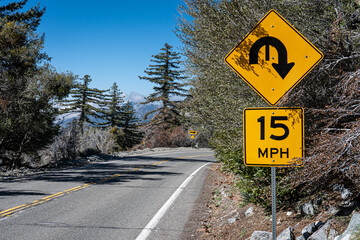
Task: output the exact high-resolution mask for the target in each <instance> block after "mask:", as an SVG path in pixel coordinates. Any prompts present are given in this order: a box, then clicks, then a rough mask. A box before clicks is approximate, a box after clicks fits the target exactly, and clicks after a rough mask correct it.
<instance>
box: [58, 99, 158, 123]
mask: <svg viewBox="0 0 360 240" xmlns="http://www.w3.org/2000/svg"><path fill="white" fill-rule="evenodd" d="M130 104H131V105H132V106H133V107H134V109H135V112H136V113H135V116H136V117H137V118H138V119H139V121H140V122H146V121H145V120H144V119H143V118H144V116H145V114H146V113H148V112H150V111H153V110H156V109H157V108H159V106H160V104H152V103H150V104H140V103H139V102H131V101H130ZM78 116H79V114H77V113H70V114H63V115H60V116H59V117H57V119H56V123H59V124H60V125H61V126H66V125H67V124H68V123H70V122H72V121H73V120H74V119H76V118H77V117H78ZM153 116H154V114H152V115H150V116H149V117H148V120H149V119H151V118H152V117H153ZM148 120H147V121H148Z"/></svg>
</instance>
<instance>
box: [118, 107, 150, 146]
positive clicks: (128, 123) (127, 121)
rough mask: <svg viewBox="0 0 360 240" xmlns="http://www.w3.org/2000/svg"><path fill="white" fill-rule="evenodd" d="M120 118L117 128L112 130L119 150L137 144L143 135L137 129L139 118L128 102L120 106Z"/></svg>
mask: <svg viewBox="0 0 360 240" xmlns="http://www.w3.org/2000/svg"><path fill="white" fill-rule="evenodd" d="M120 120H121V122H119V125H117V127H118V128H115V129H113V130H112V131H113V132H114V133H115V136H116V139H117V144H118V146H119V148H120V150H127V149H129V148H132V147H133V146H135V145H136V144H139V143H140V141H141V139H142V137H143V133H142V132H140V131H139V130H138V122H139V120H138V119H137V117H136V116H135V109H134V107H133V106H132V105H131V103H130V102H127V103H126V104H125V105H124V106H122V112H121V119H120Z"/></svg>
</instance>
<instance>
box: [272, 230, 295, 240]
mask: <svg viewBox="0 0 360 240" xmlns="http://www.w3.org/2000/svg"><path fill="white" fill-rule="evenodd" d="M293 231H294V229H293V228H292V227H288V228H287V229H285V230H284V231H283V232H282V233H281V234H280V235H279V236H278V237H277V238H276V240H295V235H294V233H293Z"/></svg>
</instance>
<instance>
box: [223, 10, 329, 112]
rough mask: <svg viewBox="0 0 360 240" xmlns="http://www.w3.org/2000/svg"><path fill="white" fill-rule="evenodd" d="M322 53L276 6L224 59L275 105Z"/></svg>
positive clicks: (314, 64) (309, 69)
mask: <svg viewBox="0 0 360 240" xmlns="http://www.w3.org/2000/svg"><path fill="white" fill-rule="evenodd" d="M321 59H323V54H322V53H321V52H320V51H319V50H318V49H317V48H316V47H315V46H314V45H313V44H312V43H311V42H309V41H308V40H307V39H306V38H305V37H304V36H303V35H302V34H301V33H300V32H299V31H297V30H296V29H295V28H294V27H293V26H292V25H291V24H290V23H289V22H287V21H286V20H285V19H284V18H283V17H282V16H281V15H280V14H279V13H277V12H276V11H275V10H271V11H269V12H268V13H267V14H266V15H265V16H264V17H263V18H262V19H261V20H260V22H259V23H258V24H257V25H256V26H255V27H254V28H253V29H252V30H251V31H250V32H249V33H248V34H247V35H246V36H245V37H244V39H243V40H241V41H240V42H239V43H238V44H237V45H236V46H235V47H234V48H233V49H232V50H231V51H230V53H229V54H228V55H227V56H226V57H225V62H226V63H227V64H228V65H229V66H230V67H231V68H232V69H233V70H234V71H235V72H236V73H237V74H238V75H239V76H240V77H241V78H242V79H243V80H244V81H245V82H247V83H248V84H249V85H250V86H251V87H252V88H253V89H254V90H255V91H256V92H257V93H258V94H259V95H260V96H261V97H262V98H263V99H264V100H265V101H266V102H267V103H268V104H270V105H271V106H275V105H276V104H277V103H278V102H279V101H280V100H281V98H282V97H283V96H284V95H285V94H286V93H287V92H288V91H289V90H291V89H292V88H294V87H295V86H296V85H297V84H298V83H299V82H300V81H301V80H302V79H303V78H304V77H305V76H306V75H307V74H308V73H309V72H310V71H311V70H312V69H313V68H314V67H315V66H316V65H317V64H318V63H319V62H320V61H321Z"/></svg>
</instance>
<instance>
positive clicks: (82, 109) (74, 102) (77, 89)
mask: <svg viewBox="0 0 360 240" xmlns="http://www.w3.org/2000/svg"><path fill="white" fill-rule="evenodd" d="M81 80H82V81H83V82H82V83H78V82H77V83H76V84H75V85H74V88H73V89H72V90H71V91H70V99H67V100H64V101H62V107H63V109H62V110H61V113H62V114H64V113H78V114H79V119H78V123H79V126H80V129H82V133H83V129H84V124H85V123H89V124H91V125H95V126H97V125H98V124H99V121H100V120H101V119H102V118H103V116H102V110H101V109H100V106H101V105H103V103H104V94H103V93H104V92H106V91H105V90H99V89H96V88H90V87H89V83H90V82H91V78H90V76H89V75H85V76H84V77H83V78H81Z"/></svg>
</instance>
